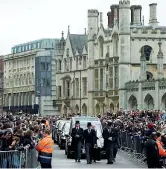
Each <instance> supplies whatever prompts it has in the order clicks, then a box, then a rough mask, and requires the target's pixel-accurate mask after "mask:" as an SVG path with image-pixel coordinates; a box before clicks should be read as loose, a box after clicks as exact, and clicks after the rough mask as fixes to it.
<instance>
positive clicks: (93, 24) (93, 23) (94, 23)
mask: <svg viewBox="0 0 166 169" xmlns="http://www.w3.org/2000/svg"><path fill="white" fill-rule="evenodd" d="M98 21H99V12H98V11H97V10H88V115H92V113H94V100H93V91H94V68H93V67H94V57H95V54H94V42H95V36H94V35H97V33H98V29H99V25H98Z"/></svg>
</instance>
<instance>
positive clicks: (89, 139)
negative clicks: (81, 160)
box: [84, 122, 97, 164]
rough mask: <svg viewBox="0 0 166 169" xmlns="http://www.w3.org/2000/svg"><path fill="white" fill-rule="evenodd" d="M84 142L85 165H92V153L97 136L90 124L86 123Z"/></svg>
mask: <svg viewBox="0 0 166 169" xmlns="http://www.w3.org/2000/svg"><path fill="white" fill-rule="evenodd" d="M84 140H85V151H86V159H87V164H92V152H93V148H94V147H96V144H97V136H96V132H95V130H94V129H92V124H91V123H90V122H88V123H87V129H86V130H84Z"/></svg>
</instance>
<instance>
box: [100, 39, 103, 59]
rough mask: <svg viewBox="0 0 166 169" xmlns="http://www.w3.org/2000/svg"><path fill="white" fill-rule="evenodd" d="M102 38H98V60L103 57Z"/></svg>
mask: <svg viewBox="0 0 166 169" xmlns="http://www.w3.org/2000/svg"><path fill="white" fill-rule="evenodd" d="M103 50H104V38H103V37H102V36H100V37H99V58H102V57H103V53H104V51H103Z"/></svg>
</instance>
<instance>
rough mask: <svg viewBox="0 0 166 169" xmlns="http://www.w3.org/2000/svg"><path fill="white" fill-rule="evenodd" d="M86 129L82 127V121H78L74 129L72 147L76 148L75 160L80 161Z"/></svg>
mask: <svg viewBox="0 0 166 169" xmlns="http://www.w3.org/2000/svg"><path fill="white" fill-rule="evenodd" d="M83 133H84V130H83V129H82V128H81V127H80V122H79V121H76V123H75V127H74V128H73V129H72V133H71V137H72V147H74V148H75V162H80V159H81V146H82V141H83Z"/></svg>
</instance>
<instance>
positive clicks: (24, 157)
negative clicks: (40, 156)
mask: <svg viewBox="0 0 166 169" xmlns="http://www.w3.org/2000/svg"><path fill="white" fill-rule="evenodd" d="M38 166H39V163H38V161H37V152H36V150H35V149H26V150H23V151H18V150H11V151H0V168H37V167H38Z"/></svg>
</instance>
